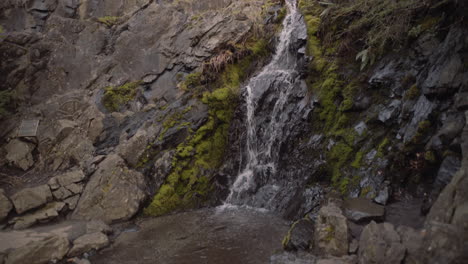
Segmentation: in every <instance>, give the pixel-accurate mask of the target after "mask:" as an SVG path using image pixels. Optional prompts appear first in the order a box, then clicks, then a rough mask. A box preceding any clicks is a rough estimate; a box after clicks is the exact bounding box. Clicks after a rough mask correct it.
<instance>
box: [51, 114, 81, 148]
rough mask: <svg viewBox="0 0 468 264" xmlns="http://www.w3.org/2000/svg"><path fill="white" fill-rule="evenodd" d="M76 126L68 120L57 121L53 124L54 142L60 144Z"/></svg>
mask: <svg viewBox="0 0 468 264" xmlns="http://www.w3.org/2000/svg"><path fill="white" fill-rule="evenodd" d="M77 126H78V124H77V123H76V122H73V121H71V120H68V119H62V120H57V122H56V124H55V131H56V132H55V133H56V135H57V136H56V138H55V140H56V142H57V143H58V142H61V141H62V140H63V139H65V138H66V137H68V136H69V135H70V134H71V133H72V132H73V130H74V129H75V128H76V127H77Z"/></svg>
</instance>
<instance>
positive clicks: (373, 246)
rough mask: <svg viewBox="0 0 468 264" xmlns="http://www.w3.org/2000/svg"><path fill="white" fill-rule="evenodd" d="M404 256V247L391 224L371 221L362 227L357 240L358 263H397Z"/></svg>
mask: <svg viewBox="0 0 468 264" xmlns="http://www.w3.org/2000/svg"><path fill="white" fill-rule="evenodd" d="M404 257H405V247H404V246H403V244H401V239H400V235H399V234H398V233H397V232H396V231H395V228H394V227H393V225H392V224H390V223H382V224H377V223H375V222H374V221H372V222H371V223H370V224H368V225H367V226H366V227H365V228H364V230H363V231H362V234H361V238H360V241H359V263H360V264H367V263H379V264H399V263H401V261H402V260H403V258H404Z"/></svg>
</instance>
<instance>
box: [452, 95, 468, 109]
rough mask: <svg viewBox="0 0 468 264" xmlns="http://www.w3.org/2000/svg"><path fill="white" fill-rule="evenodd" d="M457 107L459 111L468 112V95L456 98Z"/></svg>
mask: <svg viewBox="0 0 468 264" xmlns="http://www.w3.org/2000/svg"><path fill="white" fill-rule="evenodd" d="M455 106H456V107H457V109H458V110H461V111H465V110H468V93H459V94H457V96H456V97H455Z"/></svg>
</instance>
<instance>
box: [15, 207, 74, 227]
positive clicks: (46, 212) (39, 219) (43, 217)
mask: <svg viewBox="0 0 468 264" xmlns="http://www.w3.org/2000/svg"><path fill="white" fill-rule="evenodd" d="M64 207H65V203H62V202H53V203H49V204H47V205H46V206H45V207H44V208H41V209H40V210H38V211H35V212H32V213H29V214H26V215H23V216H19V217H15V218H14V219H12V220H11V221H10V223H11V224H14V226H13V228H14V229H25V228H28V227H30V226H32V225H34V224H36V223H45V222H48V221H50V220H53V219H55V218H57V217H58V216H59V214H60V212H62V211H63V210H64Z"/></svg>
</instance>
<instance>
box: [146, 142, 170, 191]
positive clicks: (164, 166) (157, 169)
mask: <svg viewBox="0 0 468 264" xmlns="http://www.w3.org/2000/svg"><path fill="white" fill-rule="evenodd" d="M174 154H175V151H174V150H172V151H166V152H164V154H163V155H162V157H161V158H159V159H157V160H156V162H155V163H154V173H153V174H152V175H151V177H152V178H153V181H154V183H155V188H156V189H159V187H161V185H162V184H163V183H164V181H165V179H166V177H167V175H169V173H170V172H171V170H172V159H173V157H174Z"/></svg>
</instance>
